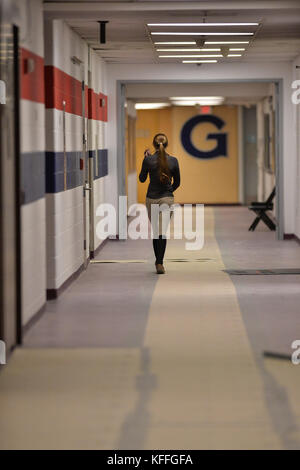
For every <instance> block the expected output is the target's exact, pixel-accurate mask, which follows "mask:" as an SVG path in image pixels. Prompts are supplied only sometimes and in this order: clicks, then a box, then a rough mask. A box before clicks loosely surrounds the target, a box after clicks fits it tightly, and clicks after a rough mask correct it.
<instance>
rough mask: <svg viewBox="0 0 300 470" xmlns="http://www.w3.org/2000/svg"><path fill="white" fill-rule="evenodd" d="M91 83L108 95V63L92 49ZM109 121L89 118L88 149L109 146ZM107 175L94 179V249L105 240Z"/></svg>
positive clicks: (90, 84) (96, 90)
mask: <svg viewBox="0 0 300 470" xmlns="http://www.w3.org/2000/svg"><path fill="white" fill-rule="evenodd" d="M89 70H90V83H89V87H90V88H92V89H93V90H94V92H95V93H104V94H105V95H107V77H106V63H105V62H104V60H103V59H101V58H100V57H99V56H98V55H97V54H96V53H95V52H93V51H92V50H91V51H90V65H89ZM106 133H107V123H106V122H103V121H97V120H94V119H89V130H88V149H89V150H95V151H97V150H99V149H106V148H107V135H106ZM108 171H109V169H108ZM107 178H108V177H107V176H104V177H102V178H98V179H95V180H94V187H93V194H92V195H91V196H92V197H93V198H94V204H93V205H94V214H91V217H92V218H93V224H92V225H93V234H91V236H92V237H93V240H92V244H91V247H92V249H93V251H95V250H97V248H98V247H99V246H100V245H101V243H102V242H103V240H99V238H98V237H97V234H96V226H97V222H98V220H99V217H97V216H96V211H97V207H98V206H99V204H101V203H103V202H106V198H105V195H106V192H107V190H108V187H107V182H106V180H107Z"/></svg>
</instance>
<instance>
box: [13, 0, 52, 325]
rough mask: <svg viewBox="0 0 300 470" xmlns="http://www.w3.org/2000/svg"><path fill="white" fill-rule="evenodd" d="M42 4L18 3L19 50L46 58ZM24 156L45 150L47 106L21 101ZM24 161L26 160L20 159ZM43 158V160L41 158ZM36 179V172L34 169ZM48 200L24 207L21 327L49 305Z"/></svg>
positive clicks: (32, 1)
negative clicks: (46, 242)
mask: <svg viewBox="0 0 300 470" xmlns="http://www.w3.org/2000/svg"><path fill="white" fill-rule="evenodd" d="M42 3H43V2H42V0H29V1H28V2H24V0H18V2H16V6H17V9H18V11H19V21H16V23H17V24H18V26H19V28H20V30H19V39H20V47H24V48H25V49H27V50H29V51H30V52H33V53H35V54H37V55H38V56H40V57H44V36H43V5H42ZM20 113H21V128H20V133H21V136H20V138H21V154H26V153H31V152H43V151H44V150H45V106H44V104H42V103H36V102H33V101H29V100H24V99H21V102H20ZM21 158H24V157H21ZM41 158H43V156H42V154H41ZM32 172H33V174H32V177H33V178H34V168H32ZM45 232H46V229H45V198H44V197H42V198H40V199H38V200H36V201H33V202H30V203H28V204H25V205H22V207H21V253H22V259H21V266H22V323H23V325H25V324H26V323H27V322H28V321H29V320H30V319H31V318H32V317H33V315H34V314H35V313H36V312H38V311H39V309H40V308H41V307H42V306H43V305H44V304H45V302H46V247H45V240H46V234H45Z"/></svg>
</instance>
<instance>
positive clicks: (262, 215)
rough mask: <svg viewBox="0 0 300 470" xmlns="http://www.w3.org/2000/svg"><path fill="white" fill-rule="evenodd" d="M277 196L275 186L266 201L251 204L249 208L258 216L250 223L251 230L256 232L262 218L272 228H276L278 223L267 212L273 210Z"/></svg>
mask: <svg viewBox="0 0 300 470" xmlns="http://www.w3.org/2000/svg"><path fill="white" fill-rule="evenodd" d="M274 196H275V187H274V189H273V191H272V192H271V194H270V196H269V197H268V199H267V200H266V201H265V202H252V203H251V205H250V206H249V210H250V211H253V212H255V214H256V218H255V219H254V221H253V223H252V224H251V225H250V227H249V230H251V231H252V232H254V230H255V229H256V227H257V225H258V223H259V221H260V220H262V221H263V222H264V223H265V224H266V225H267V227H269V229H270V230H275V229H276V225H275V223H274V222H273V220H271V219H270V217H269V216H268V214H267V211H272V210H273V207H274V204H273V199H274Z"/></svg>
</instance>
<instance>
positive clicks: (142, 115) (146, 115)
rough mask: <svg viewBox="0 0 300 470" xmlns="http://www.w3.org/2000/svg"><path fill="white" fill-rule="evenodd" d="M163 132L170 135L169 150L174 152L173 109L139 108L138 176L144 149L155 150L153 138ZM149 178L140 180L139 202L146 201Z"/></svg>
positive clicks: (137, 125) (137, 129)
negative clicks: (142, 181) (143, 181)
mask: <svg viewBox="0 0 300 470" xmlns="http://www.w3.org/2000/svg"><path fill="white" fill-rule="evenodd" d="M159 132H163V133H164V134H166V135H167V136H168V139H169V146H168V152H169V153H170V155H172V153H173V139H172V138H171V137H172V109H171V108H165V109H150V110H139V111H138V112H137V120H136V165H137V176H138V175H139V173H140V171H141V167H142V162H143V159H144V151H145V149H146V148H149V149H150V150H151V152H154V149H153V145H152V140H153V137H154V136H155V134H158V133H159ZM148 183H149V178H148V179H147V181H146V182H145V183H140V182H139V181H138V191H137V193H138V202H141V203H144V202H145V199H146V192H147V188H148Z"/></svg>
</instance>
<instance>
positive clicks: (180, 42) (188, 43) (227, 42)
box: [154, 41, 249, 46]
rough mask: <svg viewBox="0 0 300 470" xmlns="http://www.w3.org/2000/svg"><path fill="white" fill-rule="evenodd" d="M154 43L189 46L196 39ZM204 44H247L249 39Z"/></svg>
mask: <svg viewBox="0 0 300 470" xmlns="http://www.w3.org/2000/svg"><path fill="white" fill-rule="evenodd" d="M154 44H159V45H164V46H190V45H195V44H196V41H158V42H154ZM205 44H210V45H213V44H215V45H218V44H249V41H205Z"/></svg>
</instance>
